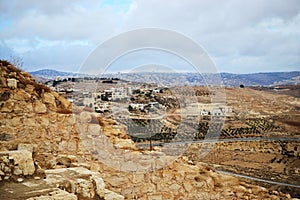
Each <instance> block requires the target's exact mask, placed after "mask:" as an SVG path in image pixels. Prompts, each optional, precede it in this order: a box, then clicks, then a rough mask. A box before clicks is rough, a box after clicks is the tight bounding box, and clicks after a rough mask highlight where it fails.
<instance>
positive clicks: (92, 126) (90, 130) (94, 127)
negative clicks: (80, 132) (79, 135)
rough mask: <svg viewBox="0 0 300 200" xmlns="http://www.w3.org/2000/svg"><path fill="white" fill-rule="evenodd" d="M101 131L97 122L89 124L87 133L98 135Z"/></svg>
mask: <svg viewBox="0 0 300 200" xmlns="http://www.w3.org/2000/svg"><path fill="white" fill-rule="evenodd" d="M100 133H101V126H100V125H98V124H89V127H88V134H89V135H93V136H99V135H100Z"/></svg>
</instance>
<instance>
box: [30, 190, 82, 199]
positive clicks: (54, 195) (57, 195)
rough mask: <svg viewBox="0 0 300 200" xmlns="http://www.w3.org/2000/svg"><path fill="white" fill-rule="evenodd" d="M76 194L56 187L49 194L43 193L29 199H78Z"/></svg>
mask: <svg viewBox="0 0 300 200" xmlns="http://www.w3.org/2000/svg"><path fill="white" fill-rule="evenodd" d="M77 199H78V198H77V196H76V195H75V194H72V193H69V192H67V191H64V190H61V189H56V190H55V191H53V192H51V193H50V194H48V195H42V196H39V197H32V198H29V199H27V200H77Z"/></svg>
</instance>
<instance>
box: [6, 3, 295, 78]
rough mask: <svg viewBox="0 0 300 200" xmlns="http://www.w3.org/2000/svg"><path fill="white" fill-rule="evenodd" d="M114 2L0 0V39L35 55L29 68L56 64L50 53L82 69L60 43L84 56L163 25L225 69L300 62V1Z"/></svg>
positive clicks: (277, 67)
mask: <svg viewBox="0 0 300 200" xmlns="http://www.w3.org/2000/svg"><path fill="white" fill-rule="evenodd" d="M116 2H117V1H113V2H109V1H106V2H102V3H101V1H96V0H88V1H79V0H78V1H77V0H76V1H73V0H66V1H59V0H54V1H38V0H24V1H17V0H11V1H1V2H0V17H1V18H2V19H3V20H4V21H5V20H6V21H9V22H10V23H9V24H10V26H8V27H7V26H6V27H5V28H2V29H0V37H1V39H2V43H1V44H2V46H5V45H6V46H7V45H8V46H9V47H10V49H13V50H14V51H15V52H16V53H22V54H23V55H26V56H27V57H28V55H31V56H29V57H30V58H31V59H26V60H28V63H26V64H28V65H34V66H36V63H40V64H41V65H43V66H47V65H49V66H50V65H51V66H53V65H54V64H53V62H51V60H50V59H48V57H54V56H58V57H59V59H57V62H58V64H59V63H61V65H66V66H72V65H73V66H74V67H75V66H77V67H78V66H79V65H80V64H81V62H80V61H79V60H78V59H74V58H72V57H68V56H66V57H64V56H61V55H57V52H56V51H55V48H57V49H65V50H68V51H71V52H73V53H75V52H74V49H73V48H74V46H76V48H75V49H76V51H78V53H77V54H79V55H84V56H87V54H88V52H86V51H87V49H92V48H93V47H95V45H96V44H98V43H100V42H103V41H104V40H106V39H107V38H109V37H111V36H113V35H115V34H117V33H120V32H123V31H127V30H132V29H135V28H141V27H161V28H167V29H172V30H175V31H178V32H180V33H183V34H185V35H187V36H189V37H191V38H192V39H194V40H195V41H196V42H198V43H199V44H200V45H202V46H203V47H204V48H205V49H206V50H207V51H208V53H209V54H210V55H211V56H212V57H213V59H214V60H215V61H216V63H217V66H218V68H219V69H220V71H231V72H251V71H255V70H262V71H278V70H279V71H283V70H284V69H286V70H297V69H299V67H300V40H299V38H300V4H299V1H298V0H289V1H285V0H252V1H240V0H228V1H220V0H211V1H206V0H186V1H182V0H172V1H160V0H132V2H131V3H130V5H129V4H128V1H127V4H128V5H124V4H122V5H121V4H116ZM103 4H104V5H105V6H103ZM149 37H151V36H149ZM1 44H0V45H1ZM4 44H5V45H4ZM54 47H55V48H54ZM3 48H4V47H3ZM3 48H2V49H3ZM0 50H1V48H0ZM52 51H53V52H52ZM61 53H63V52H61ZM48 54H49V55H48ZM34 55H39V56H34ZM50 55H51V56H50ZM84 56H81V57H84ZM79 57H80V56H79ZM81 57H80V58H81ZM35 59H37V60H35ZM68 59H70V60H69V61H68ZM83 59H84V58H83ZM287 66H288V67H287Z"/></svg>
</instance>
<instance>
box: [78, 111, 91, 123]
mask: <svg viewBox="0 0 300 200" xmlns="http://www.w3.org/2000/svg"><path fill="white" fill-rule="evenodd" d="M79 118H80V122H81V123H89V122H90V121H91V120H92V116H91V113H89V112H82V113H80V115H79Z"/></svg>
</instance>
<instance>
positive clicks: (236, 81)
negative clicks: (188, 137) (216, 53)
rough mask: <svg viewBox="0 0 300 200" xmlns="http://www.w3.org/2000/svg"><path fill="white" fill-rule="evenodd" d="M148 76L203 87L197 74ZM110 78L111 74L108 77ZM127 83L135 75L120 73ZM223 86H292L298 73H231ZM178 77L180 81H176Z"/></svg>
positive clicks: (51, 73)
mask: <svg viewBox="0 0 300 200" xmlns="http://www.w3.org/2000/svg"><path fill="white" fill-rule="evenodd" d="M30 74H31V75H33V76H35V77H42V78H50V79H55V78H56V77H58V76H60V77H66V76H67V77H74V76H78V77H93V76H94V75H87V74H83V73H73V72H63V71H57V70H52V69H43V70H38V71H33V72H30ZM148 74H150V75H153V76H156V77H158V78H160V79H161V80H163V81H164V82H166V83H170V84H175V85H205V82H204V80H203V78H202V77H201V75H199V74H197V73H155V72H154V73H153V72H149V73H148ZM109 76H110V77H111V76H112V75H111V74H110V75H109ZM117 76H118V78H122V79H125V80H129V81H136V75H135V74H132V73H121V74H118V75H117ZM220 76H221V79H222V82H223V85H225V86H239V85H245V86H253V85H261V86H271V85H294V84H299V83H300V72H299V71H293V72H264V73H251V74H233V73H220ZM178 77H180V80H178Z"/></svg>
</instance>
